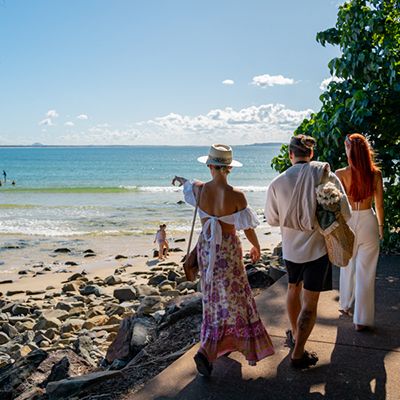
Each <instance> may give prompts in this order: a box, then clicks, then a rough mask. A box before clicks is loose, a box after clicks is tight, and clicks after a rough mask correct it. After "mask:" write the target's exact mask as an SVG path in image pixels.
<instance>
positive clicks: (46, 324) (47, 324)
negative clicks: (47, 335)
mask: <svg viewBox="0 0 400 400" xmlns="http://www.w3.org/2000/svg"><path fill="white" fill-rule="evenodd" d="M60 326H61V321H60V320H59V319H57V318H46V317H44V316H41V317H40V318H39V320H38V322H37V323H36V324H35V325H34V326H33V328H32V329H33V330H35V331H38V330H47V329H49V328H55V329H59V328H60Z"/></svg>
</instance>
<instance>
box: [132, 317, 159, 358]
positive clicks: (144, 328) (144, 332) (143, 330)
mask: <svg viewBox="0 0 400 400" xmlns="http://www.w3.org/2000/svg"><path fill="white" fill-rule="evenodd" d="M155 337H156V324H155V321H154V319H152V318H151V319H150V318H137V319H135V320H134V323H133V324H132V337H131V342H130V350H131V354H132V355H133V356H134V355H136V354H137V353H139V351H140V350H142V349H143V348H144V347H146V346H147V345H148V344H149V343H150V342H152V341H153V340H154V339H155Z"/></svg>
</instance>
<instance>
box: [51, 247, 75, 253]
mask: <svg viewBox="0 0 400 400" xmlns="http://www.w3.org/2000/svg"><path fill="white" fill-rule="evenodd" d="M54 253H71V250H70V249H68V248H67V247H59V248H58V249H55V250H54Z"/></svg>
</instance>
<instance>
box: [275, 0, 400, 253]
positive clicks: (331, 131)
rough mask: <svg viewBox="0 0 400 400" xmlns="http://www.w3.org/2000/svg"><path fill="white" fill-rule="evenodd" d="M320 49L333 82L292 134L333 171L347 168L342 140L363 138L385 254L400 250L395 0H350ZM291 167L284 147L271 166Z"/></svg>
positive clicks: (399, 28)
mask: <svg viewBox="0 0 400 400" xmlns="http://www.w3.org/2000/svg"><path fill="white" fill-rule="evenodd" d="M316 39H317V41H318V42H319V43H320V44H321V45H322V46H326V45H327V44H330V45H333V46H338V47H339V49H340V51H341V54H340V56H339V57H337V58H334V59H332V60H331V61H330V62H329V64H328V67H329V70H330V73H331V75H332V77H335V78H334V80H333V81H332V82H331V83H330V84H329V85H328V88H327V90H326V91H325V92H324V93H323V94H322V95H321V96H320V100H321V102H322V106H321V109H320V110H319V111H318V112H316V113H313V114H311V116H310V117H309V118H307V119H305V120H304V121H303V122H302V123H301V124H300V126H299V127H298V128H297V129H296V131H295V134H306V135H310V136H313V137H314V138H315V139H316V141H317V148H316V157H317V158H318V159H320V160H325V161H328V162H329V163H330V164H331V166H332V168H333V169H337V168H340V167H342V166H344V165H345V164H346V163H347V160H346V156H345V151H344V144H343V142H344V138H345V135H346V134H348V133H354V132H359V133H363V134H365V135H366V136H367V137H368V138H369V140H370V142H371V144H372V147H373V148H374V149H375V151H376V153H377V159H378V161H379V164H380V166H381V168H382V173H383V176H384V182H385V183H384V184H385V213H386V218H385V224H386V225H385V240H384V246H385V248H386V249H387V250H399V249H400V181H399V179H400V178H399V175H400V174H399V173H400V0H371V1H365V0H351V1H347V2H346V3H344V4H343V5H341V6H340V7H339V11H338V16H337V22H336V26H335V27H334V28H330V29H327V30H325V31H323V32H319V33H318V34H317V37H316ZM289 165H290V163H289V159H288V155H287V146H283V147H282V148H281V152H280V154H279V155H278V156H277V157H275V158H274V159H273V161H272V166H273V167H274V168H275V169H276V170H278V171H280V172H282V171H284V170H285V169H286V168H287V167H288V166H289Z"/></svg>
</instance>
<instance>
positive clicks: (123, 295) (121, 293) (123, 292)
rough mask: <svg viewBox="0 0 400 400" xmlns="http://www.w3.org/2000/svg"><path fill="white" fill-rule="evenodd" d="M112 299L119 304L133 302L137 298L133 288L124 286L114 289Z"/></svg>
mask: <svg viewBox="0 0 400 400" xmlns="http://www.w3.org/2000/svg"><path fill="white" fill-rule="evenodd" d="M114 297H115V298H116V299H118V300H119V301H121V302H122V301H129V300H135V299H136V298H137V294H136V289H135V288H134V287H133V286H125V287H122V288H118V289H115V290H114Z"/></svg>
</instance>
